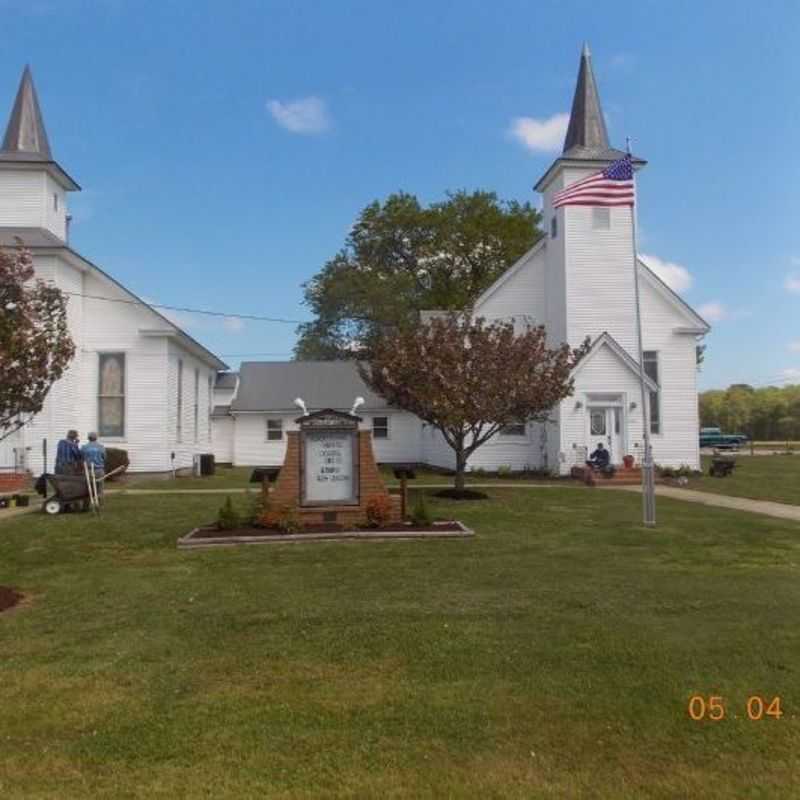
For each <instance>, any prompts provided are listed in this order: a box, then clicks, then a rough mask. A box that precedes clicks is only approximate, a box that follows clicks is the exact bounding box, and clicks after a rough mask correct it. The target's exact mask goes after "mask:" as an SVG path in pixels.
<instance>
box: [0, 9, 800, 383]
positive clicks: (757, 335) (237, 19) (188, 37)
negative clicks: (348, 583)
mask: <svg viewBox="0 0 800 800" xmlns="http://www.w3.org/2000/svg"><path fill="white" fill-rule="evenodd" d="M0 10H2V11H3V19H4V35H3V48H2V51H0V66H1V67H2V69H0V104H2V103H5V104H6V107H7V108H8V109H9V110H10V106H11V103H12V100H13V96H14V92H15V91H16V88H17V83H18V81H19V76H20V72H21V70H22V67H23V65H24V64H25V63H26V62H29V63H30V64H31V66H32V68H33V72H34V78H35V80H36V84H37V89H38V91H39V97H40V100H41V103H42V106H43V111H44V115H45V120H46V123H47V127H48V133H49V135H50V139H51V145H52V146H53V150H54V153H55V156H56V158H57V159H58V160H59V162H60V163H61V164H62V166H64V168H65V169H67V171H68V172H69V173H70V174H71V175H73V177H75V179H76V180H77V181H78V182H79V183H80V184H81V185H82V187H83V192H81V193H79V194H77V195H76V196H73V198H72V203H71V207H72V211H73V214H74V217H75V222H74V226H73V234H72V243H73V245H74V246H75V247H76V248H77V249H78V250H79V251H81V252H82V253H83V254H84V255H86V256H87V257H88V258H90V259H91V260H93V261H95V262H96V263H98V264H100V265H102V266H103V267H104V268H105V269H107V270H108V271H109V272H111V273H112V274H113V275H114V276H115V277H116V278H118V279H119V280H121V281H122V282H123V283H125V284H126V285H127V286H129V287H130V288H131V289H132V290H134V291H136V292H137V293H139V294H141V295H142V296H144V297H146V298H148V299H149V300H152V301H156V302H161V303H166V304H174V305H181V306H190V307H199V308H211V309H214V310H219V311H226V312H227V311H231V312H240V313H246V314H258V315H268V316H276V317H284V318H290V319H302V318H306V317H307V316H308V314H307V311H306V310H305V309H304V307H303V306H302V305H301V297H302V295H301V284H302V282H303V281H304V280H307V279H308V278H310V277H311V276H312V275H313V274H314V273H315V272H316V271H317V270H318V269H319V268H320V267H321V266H322V264H323V263H324V262H325V260H326V259H327V258H329V257H330V256H332V255H333V254H334V253H335V252H336V251H337V249H338V248H339V247H340V246H341V245H342V243H343V241H344V237H345V235H346V232H347V230H348V228H349V226H350V224H351V223H352V221H353V219H354V218H355V216H356V214H357V213H358V211H359V210H360V209H361V208H362V207H363V206H364V205H366V204H367V203H368V202H370V201H372V200H373V199H376V198H382V197H384V196H385V195H386V194H388V193H389V192H392V191H394V190H397V189H404V190H406V191H410V192H414V193H416V194H417V195H418V196H419V197H420V198H421V199H423V200H425V201H431V200H435V199H439V198H441V196H442V195H443V193H444V192H445V191H446V190H447V189H458V188H467V189H473V188H485V189H492V190H495V191H497V192H498V194H499V195H500V196H501V197H504V198H508V199H511V198H515V199H519V200H529V199H530V200H533V199H534V193H533V190H532V185H533V183H534V182H535V180H536V178H538V177H539V176H540V175H541V174H542V173H543V172H544V170H545V169H546V167H547V166H548V165H549V163H550V162H551V160H552V159H553V157H554V155H555V153H554V152H553V151H552V147H553V146H555V145H557V144H558V139H559V135H560V131H561V128H560V127H559V126H560V125H562V124H563V123H562V121H561V119H562V118H560V117H559V116H558V115H560V114H564V113H566V112H567V111H568V109H569V104H570V101H571V98H572V92H573V88H574V82H575V77H576V73H577V67H578V56H579V51H580V47H581V44H582V42H583V41H584V40H588V41H589V43H590V45H591V49H592V53H593V57H594V66H595V73H596V75H597V79H598V83H599V86H600V93H601V97H602V100H603V105H604V108H605V112H606V114H607V117H608V124H609V132H610V135H611V138H612V140H613V143H614V144H616V145H617V146H622V145H624V141H625V137H626V136H631V137H632V139H633V149H634V150H635V151H636V153H637V154H639V155H642V156H643V157H645V158H647V159H648V160H649V162H650V163H649V166H648V167H647V169H646V170H645V171H644V172H643V173H641V175H640V180H639V199H640V208H639V219H640V226H641V239H640V250H641V251H642V252H643V253H645V254H650V255H651V256H654V257H655V259H658V260H659V261H660V262H663V265H662V264H660V263H657V266H659V267H661V268H662V270H666V274H667V275H668V276H669V277H670V280H672V281H673V283H675V284H676V285H677V286H678V288H680V289H681V291H682V293H683V295H684V296H685V297H686V299H687V300H688V301H689V302H691V303H692V304H693V305H694V306H695V307H696V308H698V309H700V310H701V311H704V312H705V313H706V315H707V316H708V317H711V318H712V319H711V321H712V322H713V324H714V330H713V333H712V334H711V335H710V336H709V337H708V339H707V344H708V355H707V363H706V366H705V368H704V370H703V372H702V376H701V385H702V386H703V387H704V388H707V387H711V386H724V385H727V384H728V383H731V382H735V381H749V382H752V383H758V384H761V383H767V382H771V381H785V380H787V379H792V378H794V379H796V380H797V382H800V319H798V316H799V315H798V311H800V226H798V224H797V220H798V219H800V194H798V188H797V187H798V186H800V179H799V178H800V175H798V172H799V171H800V158H798V153H799V152H800V151H799V150H798V145H797V141H798V127H799V126H798V123H799V122H800V119H799V117H800V113H799V111H800V103H799V102H798V96H797V85H798V83H799V81H798V79H799V78H800V70H799V69H798V58H797V55H796V47H797V41H798V37H799V35H800V24H799V23H800V6H798V5H796V4H794V3H790V2H775V3H767V4H765V5H763V6H762V5H759V4H754V3H752V2H748V3H743V2H731V0H726V2H719V3H716V2H706V1H705V0H704V2H703V3H702V4H698V3H676V2H672V3H650V2H637V3H621V4H620V3H612V2H605V3H602V4H598V3H589V2H585V3H584V2H581V3H578V2H574V3H566V2H561V3H557V2H552V3H548V2H544V3H536V4H534V3H531V2H505V1H503V0H500V1H499V2H494V3H486V2H470V1H468V0H459V1H458V2H431V0H427V2H403V3H391V2H385V1H384V0H370V1H369V2H349V1H347V0H340V2H336V3H334V2H321V1H320V2H313V3H312V2H302V3H301V2H281V3H272V2H259V3H250V2H227V3H221V2H220V3H213V4H210V3H198V2H195V3H188V2H186V3H179V2H159V3H136V4H134V3H126V2H124V0H106V1H105V2H95V3H82V2H66V1H65V2H60V1H59V0H52V1H50V0H30V1H29V2H25V3H20V2H18V0H15V1H14V2H8V1H7V0H0ZM5 113H7V111H3V110H2V107H0V114H5ZM520 119H524V120H526V121H525V122H523V123H522V124H520V123H519V122H518V121H519V120H520ZM515 129H516V130H517V131H518V132H519V131H522V132H524V133H525V134H526V137H521V136H519V135H517V136H515V135H514V133H513V131H514V130H515ZM548 148H551V149H548ZM664 265H665V266H664ZM180 321H181V322H182V323H183V324H185V325H186V326H187V328H188V330H189V331H190V332H191V333H192V334H193V335H195V336H197V337H198V338H199V339H201V340H202V341H203V342H204V343H205V344H207V345H208V346H209V347H210V348H212V349H213V350H214V351H215V352H218V353H220V354H222V355H224V356H225V357H226V360H227V361H228V362H229V363H231V364H233V365H235V364H236V363H237V362H238V361H239V356H240V354H243V355H247V356H250V355H251V354H275V356H274V357H276V358H280V357H281V356H282V355H283V356H285V357H288V356H289V354H290V352H291V349H292V344H293V342H294V326H293V325H281V324H270V323H260V322H245V323H243V324H242V323H237V322H234V321H230V320H228V321H222V320H213V319H209V318H203V317H197V316H186V315H182V316H181V318H180ZM255 357H261V356H260V355H259V356H255ZM263 357H265V358H266V357H268V356H267V355H264V356H263Z"/></svg>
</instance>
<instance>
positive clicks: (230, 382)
mask: <svg viewBox="0 0 800 800" xmlns="http://www.w3.org/2000/svg"><path fill="white" fill-rule="evenodd" d="M238 377H239V373H238V372H220V373H218V374H217V380H216V382H215V384H214V388H216V389H235V388H236V379H237V378H238Z"/></svg>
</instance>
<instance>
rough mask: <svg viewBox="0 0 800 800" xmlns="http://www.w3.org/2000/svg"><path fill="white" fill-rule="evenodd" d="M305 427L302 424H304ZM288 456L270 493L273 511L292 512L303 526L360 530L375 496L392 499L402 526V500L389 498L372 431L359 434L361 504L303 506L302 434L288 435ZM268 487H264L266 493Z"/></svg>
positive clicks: (395, 518)
mask: <svg viewBox="0 0 800 800" xmlns="http://www.w3.org/2000/svg"><path fill="white" fill-rule="evenodd" d="M301 424H302V422H301ZM286 438H287V442H286V456H285V458H284V461H283V468H282V469H281V471H280V474H279V475H278V479H277V481H276V482H275V487H274V489H273V490H272V491H271V492H270V493H269V506H270V508H271V509H273V510H274V509H291V510H292V511H293V512H294V513H295V514H296V515H297V517H298V519H299V521H300V524H301V525H324V524H335V525H342V526H344V527H346V528H352V527H357V526H360V525H365V524H366V523H367V512H366V509H367V503H368V502H369V500H370V498H371V497H374V496H375V495H383V496H385V497H388V498H389V501H390V503H391V508H392V516H391V520H390V521H391V522H401V521H402V514H401V511H400V503H401V499H400V497H399V496H397V495H390V494H389V492H388V491H387V489H386V484H385V483H384V482H383V478H382V477H381V474H380V471H379V470H378V465H377V464H376V463H375V454H374V453H373V450H372V431H357V440H358V476H357V477H358V504H357V505H353V504H349V505H330V506H327V505H326V506H320V505H315V506H304V505H302V503H301V487H302V481H303V476H302V474H301V469H302V459H301V453H300V448H301V446H302V434H301V432H300V431H288V432H287V433H286ZM267 491H268V489H267V483H266V482H265V483H264V492H265V493H266V492H267Z"/></svg>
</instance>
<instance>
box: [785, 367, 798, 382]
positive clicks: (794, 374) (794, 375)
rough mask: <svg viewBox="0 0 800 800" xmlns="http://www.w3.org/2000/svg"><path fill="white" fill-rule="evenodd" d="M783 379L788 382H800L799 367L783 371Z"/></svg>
mask: <svg viewBox="0 0 800 800" xmlns="http://www.w3.org/2000/svg"><path fill="white" fill-rule="evenodd" d="M781 378H782V379H783V380H787V381H798V382H800V369H798V368H797V367H788V368H787V369H782V370H781Z"/></svg>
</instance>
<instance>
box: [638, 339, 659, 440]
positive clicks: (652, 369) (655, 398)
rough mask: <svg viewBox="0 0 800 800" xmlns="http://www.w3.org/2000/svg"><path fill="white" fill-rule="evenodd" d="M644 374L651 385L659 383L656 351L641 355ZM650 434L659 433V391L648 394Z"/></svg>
mask: <svg viewBox="0 0 800 800" xmlns="http://www.w3.org/2000/svg"><path fill="white" fill-rule="evenodd" d="M642 364H643V365H644V374H645V375H647V377H648V378H650V379H651V380H652V381H653V383H655V384H658V383H659V375H658V371H659V370H658V351H657V350H645V351H644V353H642ZM650 433H661V391H660V390H658V391H655V392H650Z"/></svg>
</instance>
